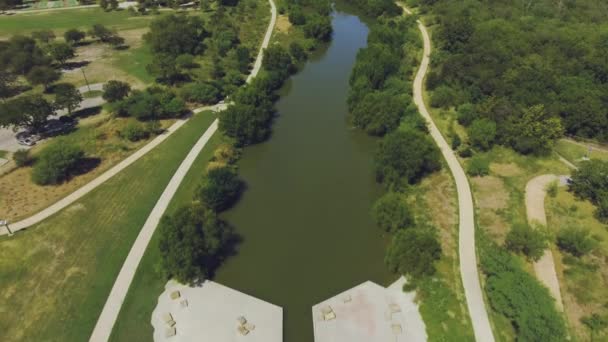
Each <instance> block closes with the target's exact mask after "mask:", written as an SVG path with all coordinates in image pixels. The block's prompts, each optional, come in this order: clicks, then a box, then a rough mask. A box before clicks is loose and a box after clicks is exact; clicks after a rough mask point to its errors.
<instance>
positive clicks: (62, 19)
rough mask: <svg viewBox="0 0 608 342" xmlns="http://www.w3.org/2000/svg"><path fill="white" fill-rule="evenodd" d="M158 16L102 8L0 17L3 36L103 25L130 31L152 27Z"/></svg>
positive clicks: (58, 31) (0, 33) (56, 31)
mask: <svg viewBox="0 0 608 342" xmlns="http://www.w3.org/2000/svg"><path fill="white" fill-rule="evenodd" d="M154 18H156V16H154V15H149V16H132V15H130V14H129V12H128V11H113V12H105V11H103V10H101V9H100V8H85V9H73V10H65V11H50V12H39V13H28V14H19V15H12V16H2V17H0V36H11V35H14V34H28V33H30V32H32V31H37V30H53V31H55V33H63V32H64V31H67V30H69V29H71V28H78V29H81V30H82V29H84V30H88V29H89V28H90V27H91V26H93V24H102V25H105V26H108V27H112V28H115V29H117V30H130V29H136V28H142V27H146V26H148V25H149V23H150V21H152V20H153V19H154Z"/></svg>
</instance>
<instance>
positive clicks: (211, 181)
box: [198, 166, 242, 212]
mask: <svg viewBox="0 0 608 342" xmlns="http://www.w3.org/2000/svg"><path fill="white" fill-rule="evenodd" d="M241 186H242V182H241V181H240V180H239V179H238V175H237V174H236V171H235V170H234V169H233V168H231V167H227V166H226V167H217V168H212V169H211V170H209V171H208V172H207V174H206V175H205V177H204V179H203V182H202V183H201V185H200V187H199V189H198V199H199V200H200V201H201V203H203V204H205V205H206V206H207V207H209V208H210V209H212V210H213V211H215V212H219V211H223V210H225V209H228V208H229V207H230V206H231V205H232V204H233V203H234V201H235V200H236V199H237V197H238V195H239V192H240V190H241Z"/></svg>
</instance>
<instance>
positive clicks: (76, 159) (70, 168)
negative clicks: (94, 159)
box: [32, 140, 84, 185]
mask: <svg viewBox="0 0 608 342" xmlns="http://www.w3.org/2000/svg"><path fill="white" fill-rule="evenodd" d="M83 157H84V152H83V151H82V149H81V148H80V147H78V146H76V145H73V144H71V143H68V142H66V141H64V140H57V141H55V142H54V143H53V144H51V145H49V146H47V147H46V148H45V149H44V150H42V151H41V152H40V155H39V156H38V158H37V161H36V163H35V164H34V169H33V171H32V180H33V181H34V183H36V184H39V185H47V184H59V183H61V182H63V181H65V180H67V179H68V178H69V177H70V176H71V174H72V173H73V172H74V171H75V170H76V169H77V168H78V165H79V163H80V162H81V161H82V159H83Z"/></svg>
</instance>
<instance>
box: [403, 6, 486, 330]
mask: <svg viewBox="0 0 608 342" xmlns="http://www.w3.org/2000/svg"><path fill="white" fill-rule="evenodd" d="M406 12H408V13H410V14H411V12H410V11H409V10H406ZM418 28H419V29H420V32H421V34H422V39H423V42H424V54H423V56H422V61H421V63H420V69H418V73H417V74H416V78H415V79H414V102H415V103H416V106H417V107H418V110H419V111H420V114H422V116H423V117H424V119H425V120H426V121H427V123H428V126H429V131H430V134H431V137H433V139H434V140H435V143H436V144H437V146H438V147H439V149H440V150H441V153H442V154H443V157H444V158H445V160H446V162H447V164H448V167H449V169H450V172H451V173H452V175H453V176H454V181H455V182H456V191H457V192H458V210H459V235H458V236H459V241H458V250H459V259H460V275H461V277H462V285H463V286H464V292H465V297H466V301H467V308H468V309H469V315H470V316H471V323H472V325H473V331H474V333H475V340H476V341H483V342H492V341H494V335H493V333H492V327H491V325H490V319H489V318H488V313H487V311H486V306H485V303H484V300H483V292H482V289H481V284H480V279H479V273H478V271H477V255H476V249H475V211H474V205H473V196H472V195H471V187H470V186H469V181H468V179H467V176H466V174H465V172H464V170H463V168H462V166H461V165H460V163H459V162H458V159H457V158H456V155H455V154H454V151H452V148H451V147H450V144H448V143H447V142H446V140H445V139H444V138H443V136H442V135H441V132H440V131H439V129H438V128H437V126H436V125H435V123H434V122H433V119H432V118H431V115H430V114H429V111H428V109H427V108H426V105H425V103H424V98H423V92H422V89H423V82H424V78H425V76H426V72H427V70H428V67H429V56H430V55H431V40H430V38H429V34H428V31H427V29H426V27H425V26H424V25H423V24H422V22H421V21H420V20H419V21H418ZM437 209H439V210H440V208H437Z"/></svg>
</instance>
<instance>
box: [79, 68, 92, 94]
mask: <svg viewBox="0 0 608 342" xmlns="http://www.w3.org/2000/svg"><path fill="white" fill-rule="evenodd" d="M80 71H82V76H83V77H84V81H85V83H86V84H87V89H89V92H90V91H91V87H90V86H89V80H87V75H86V74H85V73H84V68H80Z"/></svg>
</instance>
